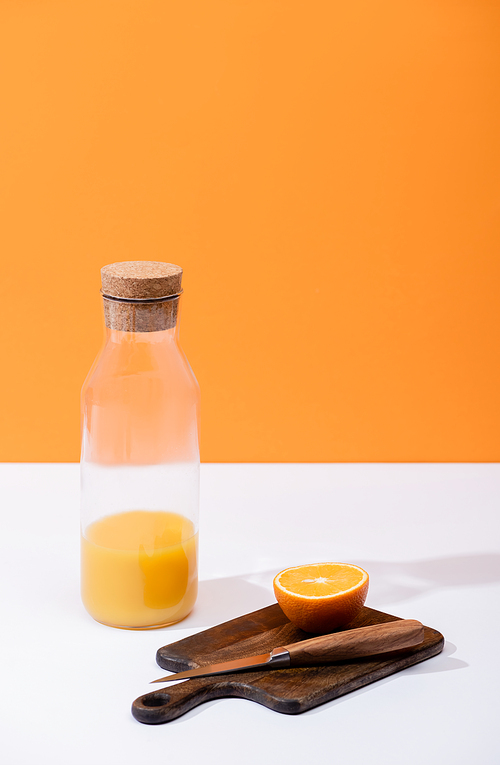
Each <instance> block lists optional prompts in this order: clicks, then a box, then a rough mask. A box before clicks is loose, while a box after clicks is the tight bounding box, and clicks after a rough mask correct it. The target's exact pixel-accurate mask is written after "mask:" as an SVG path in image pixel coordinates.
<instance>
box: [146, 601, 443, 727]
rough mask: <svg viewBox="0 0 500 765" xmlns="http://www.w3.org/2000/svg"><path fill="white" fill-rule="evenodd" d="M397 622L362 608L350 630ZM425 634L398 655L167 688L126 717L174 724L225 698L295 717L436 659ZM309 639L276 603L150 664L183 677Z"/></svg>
mask: <svg viewBox="0 0 500 765" xmlns="http://www.w3.org/2000/svg"><path fill="white" fill-rule="evenodd" d="M397 619H398V617H397V616H391V615H390V614H385V613H383V612H382V611H374V610H373V609H372V608H366V607H364V608H363V609H362V610H361V612H360V613H359V614H358V616H357V617H356V619H355V620H354V621H353V622H351V624H350V625H349V629H354V628H357V627H367V626H368V625H370V624H381V623H383V622H391V621H396V620H397ZM424 630H425V638H424V642H423V643H421V644H420V645H418V646H416V647H415V648H411V649H407V650H405V651H404V652H397V653H396V652H393V653H385V654H380V655H379V656H370V657H367V658H365V659H357V660H355V661H349V662H347V661H345V662H338V663H336V664H323V665H320V666H317V667H303V668H302V667H296V668H294V669H274V670H259V671H255V672H252V671H246V672H239V673H234V674H231V675H219V676H216V677H202V678H199V679H192V680H186V681H184V682H179V683H176V684H175V685H170V686H168V685H167V686H166V687H164V688H161V689H160V690H158V691H154V692H152V693H147V694H145V695H144V696H140V697H139V698H138V699H136V700H135V701H134V703H133V704H132V714H133V716H134V717H135V719H136V720H139V722H142V723H148V724H151V725H154V724H158V723H164V722H169V721H170V720H174V719H175V718H176V717H180V716H181V715H183V714H184V713H185V712H187V711H189V710H190V709H193V707H196V706H198V705H199V704H203V702H205V701H211V700H212V699H220V698H224V697H228V696H233V697H235V696H236V697H239V698H244V699H249V700H251V701H257V702H258V703H259V704H263V705H264V706H266V707H269V708H270V709H274V710H275V711H276V712H282V713H284V714H291V715H293V714H299V713H300V712H305V711H306V710H307V709H312V708H313V707H316V706H318V705H319V704H324V703H325V702H326V701H331V699H336V698H338V697H339V696H343V695H344V694H346V693H349V692H350V691H354V690H356V689H357V688H361V687H362V686H364V685H368V684H369V683H373V682H374V681H375V680H380V679H381V678H383V677H387V676H388V675H392V674H393V673H394V672H399V671H400V670H401V669H405V668H406V667H410V666H411V665H412V664H417V663H418V662H420V661H424V660H425V659H430V658H431V656H436V655H437V654H438V653H440V652H441V651H442V650H443V646H444V638H443V636H442V635H441V633H439V632H437V631H436V630H434V629H431V628H430V627H425V628H424ZM311 637H312V635H310V634H308V633H305V632H302V631H301V630H299V629H297V628H296V627H294V626H293V625H292V624H291V623H290V622H289V621H288V619H287V618H286V616H285V615H284V613H283V611H282V610H281V608H280V607H279V605H278V604H277V603H276V604H275V605H273V606H268V607H267V608H261V609H260V610H259V611H254V612H253V613H251V614H246V615H245V616H240V617H238V618H237V619H232V620H231V621H229V622H225V623H224V624H219V625H218V626H217V627H212V629H209V630H205V631H204V632H199V633H198V634H197V635H192V636H191V637H188V638H185V639H184V640H179V641H178V642H177V643H171V644H170V645H166V646H164V647H163V648H160V649H159V650H158V652H157V654H156V661H157V663H158V664H159V665H160V667H162V668H163V669H167V670H170V671H171V672H181V671H182V670H185V669H193V668H194V667H200V666H203V665H207V664H214V663H217V662H221V661H229V660H231V659H237V658H239V657H245V656H253V655H255V654H260V653H265V652H268V651H271V650H272V649H273V648H276V647H277V646H281V645H286V644H287V643H296V642H298V641H299V640H307V639H309V638H311Z"/></svg>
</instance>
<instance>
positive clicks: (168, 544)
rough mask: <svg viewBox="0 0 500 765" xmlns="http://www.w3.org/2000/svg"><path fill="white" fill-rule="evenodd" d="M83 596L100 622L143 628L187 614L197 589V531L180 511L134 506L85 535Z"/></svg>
mask: <svg viewBox="0 0 500 765" xmlns="http://www.w3.org/2000/svg"><path fill="white" fill-rule="evenodd" d="M81 543H82V547H81V550H82V556H81V566H82V578H81V581H82V600H83V604H84V606H85V608H86V609H87V611H88V612H89V613H90V614H91V615H92V616H93V617H94V619H96V620H97V621H98V622H102V623H103V624H108V625H111V626H113V627H126V628H130V629H141V628H142V629H145V628H152V627H161V626H164V625H166V624H172V623H173V622H178V621H179V620H180V619H183V618H184V617H185V616H187V615H188V613H189V612H190V611H191V609H192V608H193V606H194V603H195V600H196V595H197V590H198V577H197V557H198V556H197V552H198V534H197V533H195V529H194V525H193V523H192V522H191V521H190V520H188V519H187V518H185V517H184V516H182V515H179V514H178V513H171V512H166V511H153V510H131V511H128V512H123V513H117V514H116V515H109V516H105V517H104V518H100V519H99V520H98V521H95V522H94V523H91V524H90V525H89V526H88V527H87V529H86V530H85V532H84V533H82V537H81Z"/></svg>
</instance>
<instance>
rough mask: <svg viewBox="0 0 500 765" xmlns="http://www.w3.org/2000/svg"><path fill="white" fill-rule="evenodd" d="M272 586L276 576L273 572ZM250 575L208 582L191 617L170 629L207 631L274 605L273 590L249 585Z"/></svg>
mask: <svg viewBox="0 0 500 765" xmlns="http://www.w3.org/2000/svg"><path fill="white" fill-rule="evenodd" d="M269 576H270V577H271V578H270V581H271V582H272V580H273V576H274V574H271V572H269ZM249 578H250V575H248V576H247V575H243V576H230V577H223V578H221V579H208V580H205V581H202V582H200V586H199V593H198V600H197V601H196V605H195V607H194V609H193V611H192V612H191V614H190V615H189V616H188V617H187V618H186V619H184V620H183V621H182V622H179V623H178V624H174V625H172V626H170V627H167V629H168V630H169V632H170V631H173V630H175V629H178V630H186V629H191V628H197V627H203V628H205V629H207V628H209V627H213V626H214V625H215V624H221V623H222V622H227V621H229V620H230V619H236V617H238V616H243V615H244V614H247V613H250V612H251V611H257V610H258V609H259V608H265V607H266V606H270V605H272V603H273V602H275V600H274V596H273V595H271V594H270V592H269V590H267V589H266V588H265V587H261V586H260V585H258V584H254V583H252V582H249V581H248V579H249Z"/></svg>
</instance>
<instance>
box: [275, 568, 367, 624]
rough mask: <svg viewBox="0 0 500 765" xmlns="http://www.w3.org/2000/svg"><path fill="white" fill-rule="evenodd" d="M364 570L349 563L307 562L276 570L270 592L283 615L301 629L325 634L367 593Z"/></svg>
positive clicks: (354, 611)
mask: <svg viewBox="0 0 500 765" xmlns="http://www.w3.org/2000/svg"><path fill="white" fill-rule="evenodd" d="M368 584H369V577H368V574H367V572H366V571H365V570H364V569H362V568H360V567H359V566H354V565H353V564H351V563H311V564H309V565H306V566H294V567H293V568H287V569H285V570H284V571H280V573H279V574H277V576H275V578H274V582H273V586H274V594H275V595H276V600H277V601H278V603H279V604H280V606H281V609H282V611H283V612H284V614H285V616H287V617H288V618H289V619H290V621H291V622H292V623H293V624H295V626H296V627H299V628H300V629H302V630H304V631H305V632H314V633H316V634H326V633H327V632H333V631H334V630H336V629H340V628H342V627H345V626H346V625H347V624H349V622H351V621H352V620H353V619H354V617H355V616H356V615H357V614H358V612H359V611H360V610H361V608H362V607H363V605H364V602H365V600H366V596H367V594H368Z"/></svg>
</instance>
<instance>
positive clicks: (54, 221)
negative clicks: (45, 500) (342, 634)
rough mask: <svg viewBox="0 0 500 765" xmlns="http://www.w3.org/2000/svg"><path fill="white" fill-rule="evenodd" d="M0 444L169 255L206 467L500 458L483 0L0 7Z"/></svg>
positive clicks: (493, 158)
mask: <svg viewBox="0 0 500 765" xmlns="http://www.w3.org/2000/svg"><path fill="white" fill-rule="evenodd" d="M0 104H1V106H0V109H1V119H0V216H1V222H0V251H1V253H2V267H1V285H0V289H1V295H0V303H1V311H2V329H3V331H2V345H1V348H2V351H1V352H2V361H3V365H2V370H3V371H2V376H1V380H0V386H1V401H2V407H1V420H2V425H1V433H0V460H3V461H76V460H78V458H79V432H78V429H79V414H78V412H79V390H80V387H81V384H82V382H83V380H84V378H85V376H86V373H87V370H88V368H89V367H90V365H91V362H92V360H93V357H94V356H95V354H96V352H97V350H98V348H99V345H100V342H101V335H102V318H101V306H100V298H99V294H98V292H99V286H100V284H99V269H100V267H101V266H102V265H104V264H106V263H110V262H113V261H118V260H135V259H155V260H166V261H171V262H174V263H179V264H180V265H182V266H183V267H184V269H185V279H184V287H185V297H184V307H183V319H182V330H181V337H182V341H183V346H184V348H185V351H186V353H187V355H188V358H189V359H190V361H191V364H192V366H193V369H194V371H195V373H196V375H197V377H198V380H199V382H200V385H201V390H202V458H203V460H204V461H214V462H217V461H228V462H239V461H255V462H266V461H276V462H279V461H283V462H286V461H297V462H298V461H305V462H306V461H307V462H315V461H318V462H322V461H323V462H325V461H326V462H329V461H361V462H363V461H367V462H370V461H497V460H499V459H500V436H499V434H500V408H499V391H500V364H499V349H500V317H499V311H498V305H499V301H500V255H499V244H500V226H499V219H500V148H499V147H500V138H499V136H500V4H499V3H498V2H493V3H492V2H491V1H490V0H454V1H453V2H451V1H448V2H445V1H444V0H408V1H407V2H401V0H394V1H391V0H380V1H379V2H373V0H366V1H365V2H359V1H356V0H349V2H332V1H331V0H308V2H305V0H209V1H208V0H183V1H182V2H174V3H172V2H165V0H71V2H68V0H59V1H56V0H37V1H36V2H33V0H29V1H28V0H2V2H1V4H0Z"/></svg>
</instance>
